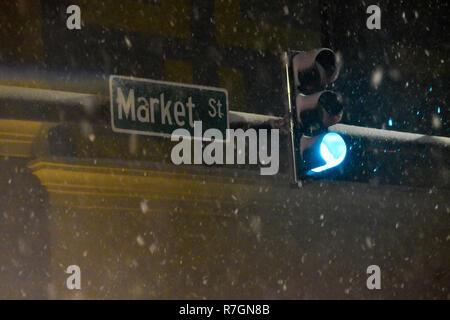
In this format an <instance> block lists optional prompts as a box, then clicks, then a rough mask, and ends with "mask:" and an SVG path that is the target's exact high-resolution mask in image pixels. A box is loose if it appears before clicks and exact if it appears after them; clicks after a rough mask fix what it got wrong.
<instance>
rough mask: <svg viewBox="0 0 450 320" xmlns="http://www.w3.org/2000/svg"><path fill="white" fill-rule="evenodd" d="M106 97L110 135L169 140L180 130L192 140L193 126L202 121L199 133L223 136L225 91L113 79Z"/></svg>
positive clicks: (129, 78)
mask: <svg viewBox="0 0 450 320" xmlns="http://www.w3.org/2000/svg"><path fill="white" fill-rule="evenodd" d="M109 94H110V101H111V126H112V129H113V131H114V132H123V133H131V134H142V135H152V136H163V137H170V136H171V134H172V132H173V131H174V130H175V129H179V128H182V129H186V130H187V131H188V132H189V133H190V135H191V136H192V137H194V122H195V121H202V127H203V131H206V130H207V129H218V130H219V131H220V132H221V133H222V136H223V137H226V136H227V135H226V130H227V129H228V127H229V124H228V93H227V91H226V90H225V89H220V88H212V87H204V86H197V85H190V84H181V83H172V82H166V81H158V80H150V79H139V78H133V77H123V76H114V75H113V76H110V78H109ZM199 138H200V137H199Z"/></svg>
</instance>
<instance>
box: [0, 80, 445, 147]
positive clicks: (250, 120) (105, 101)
mask: <svg viewBox="0 0 450 320" xmlns="http://www.w3.org/2000/svg"><path fill="white" fill-rule="evenodd" d="M48 105H51V106H57V107H58V109H59V110H60V111H63V112H64V111H68V112H69V113H70V114H71V115H73V114H76V113H74V111H76V112H78V113H80V115H79V116H80V118H81V117H84V116H90V115H92V114H93V113H96V110H98V109H99V108H101V107H107V106H109V97H105V96H101V95H95V94H84V93H75V92H67V91H57V90H48V89H35V88H26V87H14V86H2V85H0V118H1V117H2V116H4V114H5V113H6V114H7V115H8V117H12V116H14V118H15V119H24V120H33V119H30V116H31V117H32V116H33V115H34V114H35V112H33V108H37V107H39V106H40V107H42V106H48ZM12 108H18V109H19V110H11V109H12ZM48 116H49V117H50V116H51V115H48ZM229 117H230V119H229V120H230V121H229V122H230V124H233V125H239V124H243V125H247V126H250V127H251V126H261V125H267V126H270V127H272V128H277V129H282V130H283V129H286V130H287V124H286V121H285V120H284V119H283V118H282V117H277V116H267V115H261V114H254V113H246V112H237V111H230V112H229ZM39 118H40V119H39V120H42V119H43V118H45V115H43V117H39ZM76 120H78V119H77V118H76V117H71V118H70V120H69V121H76ZM329 130H330V131H333V132H337V133H341V134H344V135H348V136H351V137H361V138H366V139H369V140H377V141H380V142H386V143H387V142H389V143H410V144H417V145H430V146H438V147H444V148H450V138H448V137H440V136H429V135H423V134H416V133H409V132H400V131H393V130H383V129H374V128H366V127H359V126H352V125H346V124H336V125H333V126H331V127H330V128H329Z"/></svg>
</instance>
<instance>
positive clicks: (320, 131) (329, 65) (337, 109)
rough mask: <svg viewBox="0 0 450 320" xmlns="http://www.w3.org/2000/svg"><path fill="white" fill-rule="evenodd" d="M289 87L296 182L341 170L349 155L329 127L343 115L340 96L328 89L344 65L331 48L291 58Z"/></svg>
mask: <svg viewBox="0 0 450 320" xmlns="http://www.w3.org/2000/svg"><path fill="white" fill-rule="evenodd" d="M286 63H287V65H286V71H287V82H288V83H287V86H288V96H289V113H290V115H291V124H290V135H291V151H292V160H293V174H294V182H296V183H297V182H298V181H299V180H302V179H304V178H306V177H308V176H309V177H312V176H315V175H318V174H320V173H322V172H325V171H327V170H329V169H331V168H335V167H337V166H339V165H340V164H341V163H342V162H343V160H344V158H345V156H346V154H347V146H346V144H345V141H344V139H343V138H342V137H341V136H340V135H339V134H337V133H334V132H328V127H330V126H332V125H334V124H336V123H338V122H339V121H340V120H341V118H342V114H343V109H344V108H343V101H342V97H341V95H340V94H338V93H335V92H333V91H331V90H327V89H326V86H327V85H329V84H330V83H332V82H333V81H335V80H336V79H337V77H338V75H339V69H340V61H339V59H338V57H337V56H336V54H335V53H334V52H333V51H332V50H330V49H327V48H321V49H315V50H312V51H308V52H304V51H297V52H291V53H290V54H289V55H287V62H286Z"/></svg>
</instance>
